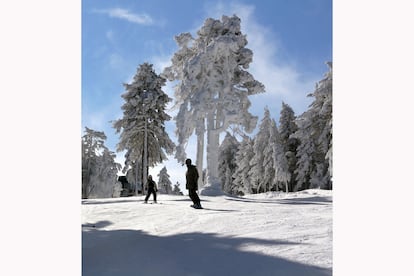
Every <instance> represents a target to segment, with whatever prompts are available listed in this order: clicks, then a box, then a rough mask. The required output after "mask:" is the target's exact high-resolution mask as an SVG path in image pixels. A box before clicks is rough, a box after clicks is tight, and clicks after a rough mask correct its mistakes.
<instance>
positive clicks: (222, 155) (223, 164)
mask: <svg viewBox="0 0 414 276" xmlns="http://www.w3.org/2000/svg"><path fill="white" fill-rule="evenodd" d="M238 147H239V142H238V141H237V139H236V138H235V137H234V136H233V135H231V134H230V133H229V132H227V133H226V137H225V138H224V140H223V142H222V143H221V145H220V148H219V166H218V167H219V179H220V181H221V183H222V189H223V191H224V192H226V193H229V194H235V193H234V192H233V174H234V172H235V170H236V166H237V165H236V159H235V157H236V153H237V149H238Z"/></svg>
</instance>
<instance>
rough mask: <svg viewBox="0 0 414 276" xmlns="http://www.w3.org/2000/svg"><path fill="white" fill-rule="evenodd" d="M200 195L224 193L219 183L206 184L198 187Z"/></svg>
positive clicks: (220, 194) (219, 194)
mask: <svg viewBox="0 0 414 276" xmlns="http://www.w3.org/2000/svg"><path fill="white" fill-rule="evenodd" d="M200 195H202V196H222V195H225V193H224V192H223V191H222V190H221V188H220V186H219V185H212V184H206V185H205V186H204V187H202V188H201V189H200Z"/></svg>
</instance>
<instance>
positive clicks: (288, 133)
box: [279, 102, 299, 191]
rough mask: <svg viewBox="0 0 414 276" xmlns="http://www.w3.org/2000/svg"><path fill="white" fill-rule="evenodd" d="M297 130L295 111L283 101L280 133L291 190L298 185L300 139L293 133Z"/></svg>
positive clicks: (289, 188)
mask: <svg viewBox="0 0 414 276" xmlns="http://www.w3.org/2000/svg"><path fill="white" fill-rule="evenodd" d="M297 130H298V126H297V125H296V116H295V112H294V111H293V109H292V108H291V107H290V106H289V105H288V104H286V103H284V102H283V103H282V110H281V111H280V117H279V134H280V143H281V145H282V150H283V154H284V155H285V158H286V161H287V165H288V172H289V174H290V179H289V186H288V190H289V191H293V187H295V186H296V173H295V170H296V162H297V160H296V153H297V148H298V146H299V140H298V139H297V138H294V137H293V136H292V134H294V133H295V132H296V131H297Z"/></svg>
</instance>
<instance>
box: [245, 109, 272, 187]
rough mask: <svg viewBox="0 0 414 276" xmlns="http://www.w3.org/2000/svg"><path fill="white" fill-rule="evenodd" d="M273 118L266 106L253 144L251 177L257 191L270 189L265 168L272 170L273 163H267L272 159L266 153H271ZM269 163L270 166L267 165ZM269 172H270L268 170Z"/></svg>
mask: <svg viewBox="0 0 414 276" xmlns="http://www.w3.org/2000/svg"><path fill="white" fill-rule="evenodd" d="M271 123H272V119H271V118H270V112H269V109H268V108H267V107H266V108H265V112H264V116H263V119H262V120H261V122H260V125H259V131H258V132H257V134H256V137H255V139H254V145H253V152H254V156H253V158H252V160H251V161H250V166H251V178H252V180H251V181H252V184H253V190H254V191H255V192H256V193H262V192H266V191H269V185H270V183H269V180H270V179H267V178H265V169H266V170H271V167H272V165H273V164H270V163H269V164H266V163H265V161H266V162H269V161H270V160H269V159H267V158H266V154H267V155H269V154H271V153H269V147H270V145H269V139H270V130H271ZM266 165H268V166H266ZM266 173H268V174H269V172H266Z"/></svg>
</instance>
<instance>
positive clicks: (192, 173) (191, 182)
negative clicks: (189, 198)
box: [185, 165, 198, 190]
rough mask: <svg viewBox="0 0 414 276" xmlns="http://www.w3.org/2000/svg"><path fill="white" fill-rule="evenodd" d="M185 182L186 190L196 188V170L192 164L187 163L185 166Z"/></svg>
mask: <svg viewBox="0 0 414 276" xmlns="http://www.w3.org/2000/svg"><path fill="white" fill-rule="evenodd" d="M185 178H186V183H185V188H186V189H187V190H190V189H192V190H198V184H197V181H198V171H197V168H196V166H194V165H188V166H187V173H186V174H185Z"/></svg>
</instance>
